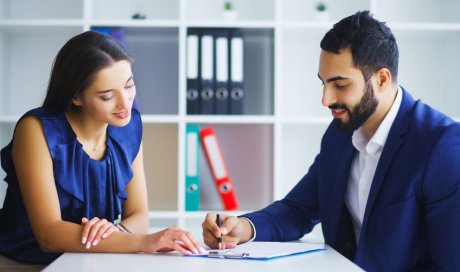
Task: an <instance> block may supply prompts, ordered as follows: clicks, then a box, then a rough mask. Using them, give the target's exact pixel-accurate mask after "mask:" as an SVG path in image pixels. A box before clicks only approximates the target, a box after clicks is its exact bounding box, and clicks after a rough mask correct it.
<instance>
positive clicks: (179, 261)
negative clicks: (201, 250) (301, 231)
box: [43, 246, 363, 272]
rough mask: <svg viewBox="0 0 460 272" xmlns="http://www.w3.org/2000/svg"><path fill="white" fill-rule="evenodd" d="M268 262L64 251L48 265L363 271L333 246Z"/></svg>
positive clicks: (111, 271) (112, 270)
mask: <svg viewBox="0 0 460 272" xmlns="http://www.w3.org/2000/svg"><path fill="white" fill-rule="evenodd" d="M326 248H327V250H325V251H319V252H314V253H309V254H301V255H295V256H289V257H283V258H278V259H273V260H269V261H256V260H227V259H210V258H201V257H185V256H172V255H164V254H141V253H139V254H115V253H65V254H63V255H62V256H61V257H59V258H58V259H57V260H56V261H54V262H53V263H51V264H50V265H49V266H48V267H46V269H45V270H43V271H44V272H54V271H67V272H73V271H85V272H86V271H98V272H99V271H105V272H116V271H124V272H126V271H136V272H137V271H155V272H161V271H168V272H172V271H187V272H193V271H200V272H202V271H219V272H227V271H231V272H240V271H254V272H257V271H264V272H269V271H277V272H278V271H293V272H296V271H302V272H305V271H363V270H361V269H360V268H359V267H358V266H356V265H355V264H354V263H352V262H350V261H349V260H348V259H346V258H345V257H343V256H342V255H340V254H339V253H338V252H336V251H335V250H334V249H332V248H330V247H328V246H326Z"/></svg>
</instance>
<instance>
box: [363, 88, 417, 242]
mask: <svg viewBox="0 0 460 272" xmlns="http://www.w3.org/2000/svg"><path fill="white" fill-rule="evenodd" d="M402 94H403V98H402V102H401V106H400V108H399V111H398V114H397V116H396V119H395V121H394V123H393V125H392V128H391V129H390V133H389V134H388V138H387V140H386V143H385V146H384V148H383V150H382V155H381V156H380V160H379V162H378V164H377V169H376V170H375V174H374V179H373V181H372V185H371V189H370V191H369V197H368V199H367V204H366V210H365V213H364V218H363V225H362V228H361V234H363V233H365V231H366V228H367V222H368V220H369V214H371V211H372V208H373V206H374V204H375V200H376V198H377V196H378V194H379V192H380V188H381V187H382V185H383V183H384V180H385V177H386V175H387V173H388V169H389V167H390V166H391V164H392V162H393V159H394V156H395V155H396V153H397V151H398V149H399V148H400V147H401V145H402V144H403V143H404V135H405V134H406V133H407V130H408V127H409V122H410V116H411V115H412V109H413V106H414V104H415V101H414V99H413V98H412V97H411V96H410V95H409V93H407V92H406V91H405V90H404V89H402ZM364 239H365V235H364V237H363V235H361V239H360V242H361V241H363V240H364Z"/></svg>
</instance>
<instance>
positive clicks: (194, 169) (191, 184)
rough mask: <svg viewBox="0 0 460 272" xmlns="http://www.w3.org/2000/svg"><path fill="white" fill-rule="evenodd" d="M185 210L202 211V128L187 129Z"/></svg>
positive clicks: (194, 126)
mask: <svg viewBox="0 0 460 272" xmlns="http://www.w3.org/2000/svg"><path fill="white" fill-rule="evenodd" d="M185 144H186V146H185V210H186V211H199V210H200V167H199V166H200V165H199V161H200V157H199V151H200V127H199V126H197V125H187V126H186V129H185Z"/></svg>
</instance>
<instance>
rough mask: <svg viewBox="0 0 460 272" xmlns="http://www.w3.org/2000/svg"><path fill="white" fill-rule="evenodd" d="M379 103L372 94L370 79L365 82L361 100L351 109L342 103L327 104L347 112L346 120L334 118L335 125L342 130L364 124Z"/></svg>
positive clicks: (356, 127)
mask: <svg viewBox="0 0 460 272" xmlns="http://www.w3.org/2000/svg"><path fill="white" fill-rule="evenodd" d="M378 104H379V102H378V100H377V99H376V98H375V96H374V89H373V88H372V85H371V83H370V81H369V82H368V83H367V84H366V91H365V92H364V95H363V97H362V98H361V101H360V102H359V104H358V105H357V106H355V107H354V108H353V110H350V109H348V108H347V107H346V106H345V105H343V104H333V105H331V106H329V108H330V109H344V110H346V111H347V112H348V116H349V119H350V120H348V122H344V121H342V120H341V119H334V122H335V126H336V127H337V128H338V129H340V130H342V131H350V130H356V129H358V128H359V127H360V126H362V124H364V123H365V122H366V121H367V119H369V117H370V116H371V115H372V114H373V113H374V112H375V109H376V108H377V105H378Z"/></svg>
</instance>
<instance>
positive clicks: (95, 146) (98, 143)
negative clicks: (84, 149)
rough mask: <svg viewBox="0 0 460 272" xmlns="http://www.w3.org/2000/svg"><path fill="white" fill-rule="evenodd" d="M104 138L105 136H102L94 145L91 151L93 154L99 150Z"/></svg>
mask: <svg viewBox="0 0 460 272" xmlns="http://www.w3.org/2000/svg"><path fill="white" fill-rule="evenodd" d="M104 136H105V135H102V136H101V138H100V139H99V140H98V141H97V142H96V144H95V145H94V147H93V148H92V149H91V150H92V151H93V152H96V151H97V150H98V148H99V145H100V144H101V143H102V142H103V140H104Z"/></svg>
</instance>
